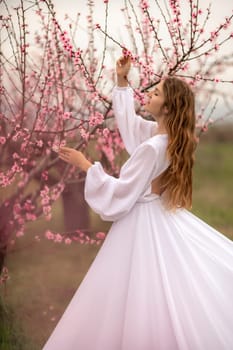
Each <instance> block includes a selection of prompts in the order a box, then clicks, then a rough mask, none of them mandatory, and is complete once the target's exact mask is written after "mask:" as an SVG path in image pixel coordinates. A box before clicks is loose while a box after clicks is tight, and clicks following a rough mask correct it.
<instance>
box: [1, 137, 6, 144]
mask: <svg viewBox="0 0 233 350" xmlns="http://www.w3.org/2000/svg"><path fill="white" fill-rule="evenodd" d="M5 142H6V138H5V137H4V136H1V137H0V144H2V145H4V143H5Z"/></svg>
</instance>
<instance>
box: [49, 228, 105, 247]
mask: <svg viewBox="0 0 233 350" xmlns="http://www.w3.org/2000/svg"><path fill="white" fill-rule="evenodd" d="M69 235H70V237H71V238H70V237H67V234H64V235H61V234H60V233H53V232H52V231H51V230H47V231H46V232H45V238H47V239H48V240H50V241H53V242H54V243H62V242H64V243H65V244H71V243H72V241H76V242H78V243H80V244H97V245H98V244H100V243H101V241H103V240H104V239H105V237H106V234H105V233H104V232H97V233H96V234H95V238H90V237H89V236H88V235H87V234H85V233H84V232H82V231H80V230H76V231H74V232H73V233H72V235H71V234H69Z"/></svg>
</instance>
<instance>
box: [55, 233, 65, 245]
mask: <svg viewBox="0 0 233 350" xmlns="http://www.w3.org/2000/svg"><path fill="white" fill-rule="evenodd" d="M62 240H63V237H62V236H61V235H60V233H56V234H55V238H54V242H58V243H61V242H62Z"/></svg>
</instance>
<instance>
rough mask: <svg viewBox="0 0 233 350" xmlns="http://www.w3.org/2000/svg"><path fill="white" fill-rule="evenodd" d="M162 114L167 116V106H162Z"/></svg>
mask: <svg viewBox="0 0 233 350" xmlns="http://www.w3.org/2000/svg"><path fill="white" fill-rule="evenodd" d="M163 113H164V114H165V115H167V114H168V108H167V105H164V106H163Z"/></svg>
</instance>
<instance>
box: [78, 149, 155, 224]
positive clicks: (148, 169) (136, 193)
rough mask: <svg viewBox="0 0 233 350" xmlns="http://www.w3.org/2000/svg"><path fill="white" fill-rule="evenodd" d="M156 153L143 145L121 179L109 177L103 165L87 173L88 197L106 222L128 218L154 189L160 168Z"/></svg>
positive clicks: (97, 164)
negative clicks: (143, 196) (158, 167)
mask: <svg viewBox="0 0 233 350" xmlns="http://www.w3.org/2000/svg"><path fill="white" fill-rule="evenodd" d="M156 156H157V152H156V149H155V148H154V147H153V146H151V145H150V144H145V143H144V144H142V145H140V146H139V147H138V148H137V149H136V150H135V152H134V153H133V154H132V156H131V157H130V158H129V159H128V161H127V162H126V163H125V164H124V166H123V167H122V168H121V172H120V175H119V178H115V177H113V176H110V175H108V174H107V173H106V172H105V171H104V169H103V167H102V165H101V163H100V162H95V163H94V164H93V165H92V166H91V167H90V168H89V169H88V171H87V176H86V181H85V188H84V194H85V199H86V201H87V203H88V204H89V205H90V207H91V208H92V209H93V210H94V211H95V212H96V213H97V214H99V215H100V216H101V218H102V219H103V220H107V221H115V220H118V219H119V218H121V217H123V216H124V215H125V214H127V213H128V212H129V211H130V209H131V208H132V207H133V205H134V204H135V202H136V201H137V199H138V198H139V197H140V196H141V195H142V194H143V193H144V192H145V191H146V189H147V188H148V187H149V186H150V184H151V181H152V180H153V178H154V175H155V174H156V172H157V169H156V168H157V167H156Z"/></svg>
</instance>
